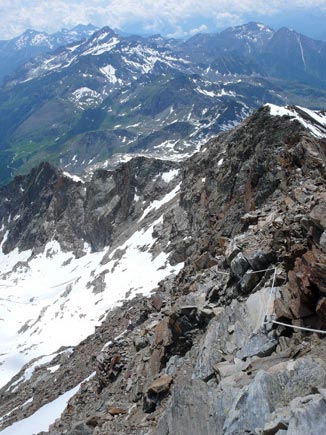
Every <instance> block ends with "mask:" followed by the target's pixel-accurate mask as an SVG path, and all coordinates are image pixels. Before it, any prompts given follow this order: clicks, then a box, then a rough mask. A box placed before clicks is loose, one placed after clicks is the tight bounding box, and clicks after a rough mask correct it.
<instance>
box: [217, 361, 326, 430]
mask: <svg viewBox="0 0 326 435" xmlns="http://www.w3.org/2000/svg"><path fill="white" fill-rule="evenodd" d="M325 382H326V370H325V365H324V363H323V362H320V363H317V362H316V361H313V360H311V359H310V358H304V359H301V360H299V361H296V362H294V361H292V362H291V361H290V362H288V363H281V364H280V365H277V366H275V367H274V368H272V369H270V370H269V372H267V373H266V372H263V371H261V372H259V373H258V374H257V376H256V377H255V379H254V381H253V382H252V383H251V384H250V385H249V387H245V388H244V390H242V391H241V392H240V394H239V396H238V398H237V399H236V400H235V402H234V403H233V405H232V408H231V409H230V412H229V415H228V418H227V419H226V421H225V423H224V433H225V435H235V434H239V433H241V431H244V430H247V431H248V430H249V431H252V432H254V431H255V430H257V429H259V428H263V427H264V424H265V422H266V421H267V419H268V417H269V415H270V414H271V413H272V412H273V411H275V409H276V408H277V407H279V406H280V405H282V404H283V405H285V404H287V403H288V402H289V401H291V400H292V399H294V398H295V397H300V396H304V395H307V394H309V392H310V391H311V388H314V387H315V388H317V387H318V386H324V385H325ZM299 433H300V432H299Z"/></svg>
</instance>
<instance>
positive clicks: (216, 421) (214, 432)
mask: <svg viewBox="0 0 326 435" xmlns="http://www.w3.org/2000/svg"><path fill="white" fill-rule="evenodd" d="M234 396H235V391H234V390H233V389H231V388H229V389H225V390H222V391H220V392H219V393H217V391H216V389H215V388H212V387H210V386H209V385H207V384H206V383H205V382H202V381H199V380H192V381H190V383H189V384H188V385H186V386H184V387H183V388H181V389H180V388H178V389H175V390H174V393H173V398H172V402H171V405H170V407H169V409H168V411H167V413H166V414H165V415H164V417H163V418H162V420H161V421H160V422H159V424H158V427H157V429H156V430H155V434H156V435H169V434H178V435H190V434H196V435H207V434H210V435H223V422H224V419H225V415H226V414H227V412H228V410H229V408H230V406H231V403H232V401H233V399H234Z"/></svg>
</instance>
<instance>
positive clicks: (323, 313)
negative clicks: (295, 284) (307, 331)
mask: <svg viewBox="0 0 326 435" xmlns="http://www.w3.org/2000/svg"><path fill="white" fill-rule="evenodd" d="M316 313H317V315H318V319H319V327H320V328H321V329H326V297H322V298H321V299H319V301H318V303H317V306H316Z"/></svg>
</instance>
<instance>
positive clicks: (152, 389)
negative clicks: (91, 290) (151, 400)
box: [147, 375, 172, 395]
mask: <svg viewBox="0 0 326 435" xmlns="http://www.w3.org/2000/svg"><path fill="white" fill-rule="evenodd" d="M171 383H172V377H171V376H169V375H162V376H160V377H159V378H158V379H155V381H153V382H152V383H151V384H150V386H149V387H148V389H147V393H150V394H158V395H159V394H162V393H166V392H167V391H168V390H169V389H170V385H171Z"/></svg>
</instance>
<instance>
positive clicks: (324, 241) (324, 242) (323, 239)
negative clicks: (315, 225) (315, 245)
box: [319, 230, 326, 254]
mask: <svg viewBox="0 0 326 435" xmlns="http://www.w3.org/2000/svg"><path fill="white" fill-rule="evenodd" d="M319 245H320V247H321V249H322V250H323V251H324V253H325V254H326V230H325V231H324V232H323V234H322V235H321V236H320V240H319Z"/></svg>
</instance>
